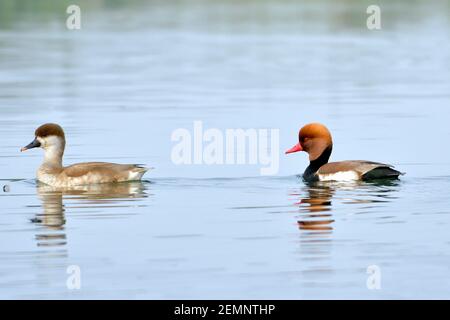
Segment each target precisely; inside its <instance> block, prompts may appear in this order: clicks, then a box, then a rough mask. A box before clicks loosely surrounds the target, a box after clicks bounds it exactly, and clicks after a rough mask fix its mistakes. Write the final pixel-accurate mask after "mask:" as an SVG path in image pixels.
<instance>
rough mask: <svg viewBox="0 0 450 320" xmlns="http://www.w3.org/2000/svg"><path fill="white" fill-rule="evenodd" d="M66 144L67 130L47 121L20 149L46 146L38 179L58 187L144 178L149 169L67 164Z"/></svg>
mask: <svg viewBox="0 0 450 320" xmlns="http://www.w3.org/2000/svg"><path fill="white" fill-rule="evenodd" d="M65 146H66V139H65V135H64V131H63V129H62V128H61V127H60V126H59V125H57V124H54V123H47V124H44V125H42V126H40V127H39V128H37V130H36V132H35V139H34V140H33V141H32V142H31V143H30V144H29V145H27V146H26V147H23V148H22V149H21V150H20V151H25V150H28V149H32V148H37V147H41V148H42V149H44V151H45V154H44V162H43V163H42V165H41V166H40V167H39V169H38V171H37V179H38V180H39V181H41V182H43V183H45V184H48V185H51V186H54V187H71V186H79V185H89V184H95V183H109V182H123V181H133V180H140V179H141V178H142V176H143V175H144V173H145V172H146V171H147V170H148V169H147V168H145V167H142V166H139V165H135V164H116V163H108V162H84V163H77V164H74V165H71V166H68V167H63V164H62V158H63V155H64V148H65Z"/></svg>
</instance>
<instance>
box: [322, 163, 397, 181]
mask: <svg viewBox="0 0 450 320" xmlns="http://www.w3.org/2000/svg"><path fill="white" fill-rule="evenodd" d="M349 171H350V172H354V173H356V174H357V175H358V176H359V178H360V179H362V180H371V179H383V178H398V177H399V176H400V175H402V173H401V172H400V171H397V170H395V169H394V166H392V165H390V164H386V163H379V162H373V161H365V160H351V161H341V162H331V163H327V164H325V165H323V166H322V167H320V169H319V170H318V172H317V173H318V174H319V175H333V174H336V173H339V172H349Z"/></svg>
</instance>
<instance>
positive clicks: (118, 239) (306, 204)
mask: <svg viewBox="0 0 450 320" xmlns="http://www.w3.org/2000/svg"><path fill="white" fill-rule="evenodd" d="M74 3H75V4H78V5H79V6H80V7H81V14H82V17H81V19H82V29H81V30H77V31H70V30H68V29H67V28H66V24H65V22H66V18H67V16H68V15H67V14H66V7H67V6H68V5H69V4H74ZM371 4H378V5H380V7H381V18H382V29H381V30H376V31H370V30H368V29H367V28H366V18H367V16H368V15H367V14H366V8H367V6H368V5H371ZM449 19H450V4H449V2H448V1H437V0H435V1H356V0H354V1H352V0H340V1H323V0H319V1H284V0H283V1H280V0H277V1H274V0H267V1H265V0H261V1H256V0H248V1H237V0H229V1H205V0H199V1H117V0H116V1H100V0H96V1H85V0H83V1H57V2H56V1H44V0H39V1H12V0H0V184H1V186H6V188H5V189H4V191H0V297H2V298H39V299H46V298H74V299H77V298H157V299H160V298H247V299H250V298H275V299H278V298H279V299H281V298H288V299H310V298H357V299H378V298H387V299H391V298H393V299H397V298H400V299H401V298H450V276H449V265H450V254H449V249H450V233H449V231H448V228H449V222H450V215H449V214H450V209H449V204H450V200H449V198H448V193H449V192H448V190H449V188H450V152H449V148H448V141H449V138H450V126H449V115H450V114H449V108H448V106H449V103H450V90H449V89H450V72H449V71H450V45H449V41H448V39H450V37H449V35H450V20H449ZM195 120H201V121H203V125H204V127H205V128H206V129H207V128H219V129H223V130H225V129H227V128H244V129H246V128H274V129H279V130H280V150H279V151H278V152H279V154H280V170H279V173H278V175H276V176H274V177H261V176H259V169H260V166H259V165H241V166H236V165H234V166H233V165H228V166H217V165H213V166H207V165H192V166H176V165H174V164H173V163H172V161H171V158H170V153H171V148H172V146H173V145H174V143H173V142H172V141H171V140H170V136H171V133H172V132H173V130H175V129H177V128H187V129H192V125H193V121H195ZM310 121H320V122H323V123H325V124H326V125H327V126H328V127H329V128H330V129H331V131H332V133H333V136H334V142H335V147H334V153H333V156H332V158H333V160H346V159H368V160H374V161H384V162H390V163H392V164H394V165H396V166H397V167H398V168H399V169H400V170H401V171H405V172H407V175H406V176H404V177H402V180H401V181H400V182H398V183H393V184H383V185H372V184H362V185H345V186H341V185H331V186H330V185H325V186H315V187H309V186H305V185H304V184H303V182H302V181H301V180H299V179H298V178H297V177H296V174H298V173H301V172H303V170H304V168H305V167H306V166H307V164H308V160H307V157H306V155H305V154H295V155H290V156H284V154H283V151H284V150H285V149H287V148H289V147H291V146H292V145H293V144H295V143H296V140H297V133H298V130H299V128H300V126H302V125H303V124H305V123H307V122H310ZM45 122H57V123H59V124H61V125H62V126H63V127H64V129H65V131H66V136H67V150H66V156H65V163H66V164H70V163H74V162H79V161H92V160H99V161H115V162H131V163H146V164H148V165H149V166H152V167H155V170H154V171H152V172H150V173H149V174H147V175H146V176H145V177H146V179H147V181H145V182H143V183H138V184H131V185H125V186H118V187H115V188H114V187H111V188H110V189H107V190H97V189H94V190H91V189H89V190H87V189H84V190H78V191H72V192H59V191H55V190H51V189H50V190H49V189H48V188H47V189H46V188H45V187H42V186H38V185H37V184H36V182H35V181H34V180H33V179H34V176H35V171H36V168H37V166H38V165H39V164H40V161H41V158H42V151H41V150H31V151H29V152H27V153H24V154H20V153H19V149H20V147H21V146H23V145H25V144H27V143H29V142H30V141H31V140H32V139H33V133H34V130H35V128H36V127H37V126H39V125H40V124H43V123H45ZM301 200H303V201H302V203H299V202H300V201H301ZM298 221H303V222H305V221H306V223H308V222H309V221H324V226H325V227H324V228H321V229H312V230H311V229H309V228H302V229H299V225H298V223H297V222H298ZM69 265H79V266H80V268H81V272H82V288H81V290H68V289H67V287H66V279H67V276H68V275H67V274H66V268H67V266H69ZM370 265H377V266H379V267H380V269H381V286H382V288H381V290H368V289H367V286H366V280H367V277H368V275H367V273H366V269H367V267H368V266H370Z"/></svg>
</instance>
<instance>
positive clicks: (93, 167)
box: [63, 162, 148, 182]
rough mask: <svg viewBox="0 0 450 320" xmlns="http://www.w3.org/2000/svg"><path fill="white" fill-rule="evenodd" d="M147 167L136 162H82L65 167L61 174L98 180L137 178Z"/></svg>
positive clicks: (112, 180)
mask: <svg viewBox="0 0 450 320" xmlns="http://www.w3.org/2000/svg"><path fill="white" fill-rule="evenodd" d="M147 170H148V169H147V168H145V167H143V166H141V165H136V164H117V163H109V162H83V163H77V164H73V165H71V166H68V167H65V168H64V170H63V174H64V175H65V176H67V177H68V178H81V177H87V176H92V177H95V178H93V179H99V180H100V182H119V181H131V180H139V179H140V178H141V177H142V176H143V175H144V173H145V172H146V171H147Z"/></svg>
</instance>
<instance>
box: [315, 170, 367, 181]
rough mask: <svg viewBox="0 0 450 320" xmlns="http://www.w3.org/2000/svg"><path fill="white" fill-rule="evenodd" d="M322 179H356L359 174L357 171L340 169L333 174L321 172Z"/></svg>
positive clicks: (320, 178)
mask: <svg viewBox="0 0 450 320" xmlns="http://www.w3.org/2000/svg"><path fill="white" fill-rule="evenodd" d="M319 180H320V181H355V180H359V175H358V173H356V172H355V171H340V172H336V173H332V174H319Z"/></svg>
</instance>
